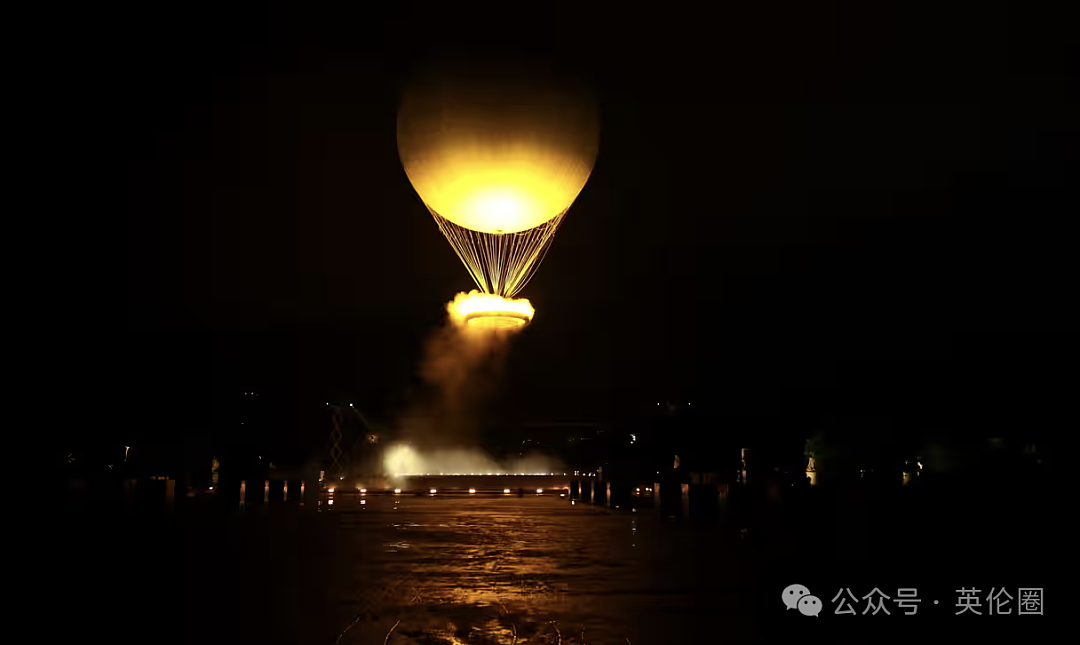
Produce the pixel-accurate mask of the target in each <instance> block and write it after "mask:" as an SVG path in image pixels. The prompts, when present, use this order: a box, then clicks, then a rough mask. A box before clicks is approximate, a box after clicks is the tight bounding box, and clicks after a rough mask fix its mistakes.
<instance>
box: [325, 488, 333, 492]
mask: <svg viewBox="0 0 1080 645" xmlns="http://www.w3.org/2000/svg"><path fill="white" fill-rule="evenodd" d="M326 492H328V493H332V492H334V489H333V488H331V489H329V490H328V491H326Z"/></svg>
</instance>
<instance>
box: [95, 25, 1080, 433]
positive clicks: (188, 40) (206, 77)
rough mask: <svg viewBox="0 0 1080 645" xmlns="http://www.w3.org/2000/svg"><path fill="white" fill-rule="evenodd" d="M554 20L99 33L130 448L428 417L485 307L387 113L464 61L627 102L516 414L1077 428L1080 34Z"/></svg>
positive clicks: (530, 294)
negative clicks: (235, 400)
mask: <svg viewBox="0 0 1080 645" xmlns="http://www.w3.org/2000/svg"><path fill="white" fill-rule="evenodd" d="M418 11H419V9H418ZM564 11H565V10H558V11H556V10H555V9H554V8H552V9H551V10H550V12H544V13H542V14H541V15H539V16H533V17H531V18H530V19H529V20H527V21H524V22H523V18H521V17H516V16H509V15H507V16H502V18H501V19H503V20H505V21H507V24H511V23H512V24H513V25H515V26H514V27H513V28H510V27H506V28H499V27H494V28H484V27H483V26H482V25H481V26H478V25H475V24H473V25H472V26H471V27H461V28H460V29H458V28H456V27H453V26H448V25H449V23H448V22H446V21H447V20H448V19H449V18H448V17H446V16H434V15H430V16H426V17H424V18H423V19H421V18H418V17H417V16H411V17H408V16H394V17H391V16H375V15H368V14H364V13H361V12H360V10H359V9H358V10H357V12H356V13H355V14H351V15H346V14H339V15H331V14H329V13H319V12H318V11H315V10H311V12H310V13H308V14H305V15H296V14H291V13H289V12H287V11H285V10H279V9H274V10H272V11H269V12H266V13H261V14H247V15H242V16H241V15H227V14H215V15H212V16H194V15H168V16H166V15H157V16H144V17H141V18H139V19H138V20H143V21H144V22H143V27H133V28H131V29H130V30H128V31H124V30H122V29H121V28H120V27H119V26H115V27H114V29H113V30H104V31H103V32H102V34H103V37H102V39H101V41H100V43H101V47H102V48H103V49H102V51H104V52H105V55H104V58H105V59H106V60H104V61H103V63H102V65H101V67H100V68H99V69H100V75H99V77H98V78H99V80H98V83H97V85H96V92H97V94H96V96H97V97H98V98H97V100H98V102H99V105H100V107H101V109H102V111H103V113H104V119H105V121H103V122H102V123H103V126H105V127H108V128H110V130H111V132H112V133H114V134H115V139H114V140H113V142H112V143H113V145H112V146H111V150H113V151H114V152H115V153H116V155H117V160H116V163H115V164H105V168H109V169H111V171H112V172H111V173H110V174H109V175H108V176H107V177H106V178H105V181H106V182H107V184H106V185H107V186H111V187H113V188H114V189H115V191H116V193H115V198H116V200H117V203H121V204H122V203H126V209H124V214H125V217H126V249H125V250H124V254H126V268H125V273H126V280H127V281H126V308H125V310H123V311H115V312H108V314H107V317H108V315H111V314H113V313H114V314H115V318H116V324H115V325H112V326H110V327H109V328H108V329H109V331H107V332H106V333H108V334H110V338H109V341H110V343H111V345H110V346H111V347H117V348H122V349H121V350H120V351H119V352H117V354H118V355H119V356H115V355H114V362H115V363H116V364H117V365H118V367H119V368H120V369H119V370H117V373H119V374H120V375H121V376H120V380H119V382H118V383H117V384H116V385H117V389H118V390H119V391H122V392H125V393H131V394H132V396H131V399H130V400H129V401H127V402H126V403H125V404H124V407H123V408H122V410H123V413H122V414H121V415H120V417H119V418H122V419H125V421H122V422H118V423H117V425H116V427H114V428H110V429H109V430H108V431H107V434H108V440H121V439H124V438H125V437H131V436H137V437H140V438H150V437H154V436H165V435H168V434H169V433H176V432H178V431H181V430H193V429H197V430H198V431H199V432H206V433H211V434H212V433H213V432H214V430H213V428H214V427H215V424H217V423H221V422H223V421H222V420H221V417H220V413H219V411H220V409H221V407H220V406H221V401H223V400H226V399H228V398H229V397H232V396H235V395H237V394H239V393H241V392H243V391H249V390H255V391H258V392H260V393H262V394H263V395H264V396H266V397H268V400H270V401H272V402H273V404H274V409H275V410H280V415H278V416H276V419H275V422H276V423H277V425H276V426H274V429H273V430H271V431H272V432H277V433H282V434H288V433H311V434H312V436H314V434H318V433H321V432H323V430H322V429H319V430H318V431H314V430H311V429H310V425H306V424H310V423H311V419H313V418H315V417H317V415H318V414H321V413H322V406H323V405H324V403H325V401H327V400H330V401H335V402H338V401H342V402H355V403H356V404H357V405H358V406H360V407H362V408H363V409H365V410H367V411H369V412H370V413H371V414H372V415H376V416H381V417H383V418H392V416H393V414H394V413H395V411H397V410H400V409H401V408H402V406H404V405H405V404H406V403H407V400H408V397H407V395H408V392H409V391H410V388H411V387H413V386H414V385H415V383H414V380H415V377H414V376H413V375H414V373H415V367H416V363H417V361H418V360H419V358H420V352H421V349H422V347H423V341H424V338H425V337H426V336H427V335H428V334H429V333H430V332H431V331H432V330H433V329H434V328H435V327H437V326H438V325H439V324H440V323H441V318H442V316H443V310H442V307H443V305H444V304H445V303H446V302H447V301H448V300H449V299H451V298H452V297H453V296H454V294H456V293H457V292H459V291H463V290H468V289H469V288H471V286H472V285H471V281H470V279H469V277H468V274H467V272H466V271H465V268H464V267H463V266H462V265H461V263H460V261H459V260H458V259H457V257H456V256H455V255H454V253H453V251H452V249H451V247H450V245H449V243H448V242H447V241H446V240H445V239H444V238H443V237H442V235H441V233H440V232H439V230H438V228H437V227H436V225H435V223H434V221H433V220H432V218H431V216H430V215H429V214H428V213H427V211H426V209H425V208H424V206H423V205H422V204H421V202H420V201H419V199H418V197H417V196H416V194H415V193H414V192H413V190H412V188H411V186H410V185H409V183H408V179H407V178H406V176H405V173H404V171H403V170H402V168H401V165H400V163H399V161H398V157H397V150H396V141H395V122H394V119H395V110H396V92H397V87H398V84H399V83H400V82H401V80H402V79H403V78H405V75H406V74H407V73H408V70H409V69H410V67H411V65H413V64H414V63H415V62H416V61H418V60H421V59H423V58H424V57H425V56H431V55H438V54H440V53H455V54H460V53H462V52H463V51H467V52H469V53H471V54H473V55H483V56H492V55H498V56H508V55H511V54H512V55H517V56H528V57H542V58H547V59H549V60H552V61H554V62H555V64H557V65H558V66H560V67H561V68H563V69H565V70H567V71H568V72H571V73H575V74H579V75H581V76H584V77H586V78H588V79H590V80H591V82H592V83H593V84H594V86H595V87H596V88H597V89H598V91H599V93H600V95H601V97H602V99H603V104H602V117H603V128H604V130H603V135H602V140H601V146H600V155H599V158H598V161H597V165H596V168H595V171H594V173H593V175H592V178H591V179H590V181H589V183H588V184H587V185H586V187H585V189H584V191H583V192H582V194H581V195H580V197H579V198H578V200H577V202H576V203H575V204H574V206H573V207H572V209H571V210H570V212H569V214H568V216H567V218H566V221H565V223H564V225H563V228H562V229H561V230H560V231H559V232H558V234H557V235H556V237H555V243H554V246H553V247H552V249H551V252H550V253H549V254H548V256H547V259H546V260H545V262H544V264H543V266H542V267H541V269H540V271H539V272H538V273H537V275H536V277H535V278H534V279H533V281H532V282H531V283H530V284H529V285H528V286H527V287H526V289H525V290H524V291H523V292H522V296H524V297H527V298H529V299H530V300H531V301H532V302H533V304H534V305H535V306H536V308H537V316H536V319H535V322H534V323H533V325H532V326H531V327H530V328H528V329H527V330H526V331H525V332H524V333H523V334H522V335H521V336H520V337H519V338H517V339H516V340H515V343H514V347H513V350H512V352H511V358H510V364H509V366H508V371H507V376H506V380H505V383H504V386H503V391H502V392H501V394H500V396H499V398H498V399H497V402H496V404H495V405H496V410H497V413H498V414H499V415H501V418H503V419H504V420H505V423H507V424H514V423H523V422H530V421H558V420H599V421H608V422H611V423H615V424H617V423H619V421H620V420H622V419H625V418H627V417H629V416H631V415H634V414H637V413H639V412H647V411H650V410H652V409H655V406H656V403H657V402H658V401H666V400H669V399H670V400H674V401H679V402H683V401H685V402H692V403H693V404H694V405H695V406H697V405H700V406H701V409H703V410H708V411H709V414H710V415H712V416H715V417H716V418H717V424H719V427H737V426H739V424H764V425H763V427H770V428H783V429H785V430H786V431H789V432H790V431H792V429H793V428H794V429H795V430H796V431H798V432H803V431H805V432H807V433H809V432H810V430H812V429H813V428H814V427H815V426H816V425H817V424H819V423H821V421H822V419H825V418H828V417H831V416H847V415H866V416H884V417H892V418H897V419H900V420H901V421H902V423H905V424H909V425H912V426H919V427H927V426H933V427H941V428H953V429H957V430H961V429H965V430H971V431H977V432H984V431H985V432H987V433H989V434H1002V433H1006V434H1008V433H1016V432H1020V433H1021V434H1023V433H1026V432H1032V433H1037V432H1042V431H1044V430H1045V429H1047V428H1049V427H1051V426H1053V425H1054V424H1056V421H1054V419H1056V417H1057V411H1058V410H1060V409H1061V406H1062V405H1063V403H1062V401H1063V400H1064V399H1065V387H1064V381H1063V380H1062V379H1061V373H1062V371H1063V370H1070V369H1071V365H1069V364H1068V363H1065V362H1063V361H1064V354H1063V352H1064V348H1065V344H1064V339H1065V333H1064V332H1065V319H1064V317H1065V311H1066V309H1067V306H1068V303H1067V300H1068V298H1067V297H1066V296H1067V294H1068V293H1069V292H1071V291H1074V289H1070V288H1069V287H1070V286H1072V284H1071V283H1070V282H1068V281H1067V278H1066V275H1067V273H1066V259H1067V258H1068V257H1069V256H1070V254H1071V252H1072V250H1073V246H1074V242H1073V240H1074V237H1073V236H1071V235H1067V234H1066V231H1067V230H1068V226H1067V223H1066V220H1071V219H1073V218H1074V217H1075V214H1076V213H1077V212H1080V209H1078V204H1077V199H1076V191H1075V179H1076V177H1077V170H1078V165H1077V154H1076V150H1077V147H1076V144H1077V137H1076V118H1075V116H1076V112H1075V109H1074V104H1070V103H1069V102H1068V101H1069V97H1068V96H1067V95H1066V89H1067V88H1068V86H1069V84H1070V83H1071V82H1075V80H1076V79H1075V78H1071V79H1070V78H1069V77H1067V76H1066V74H1065V64H1064V60H1065V58H1066V57H1065V54H1066V53H1067V52H1066V50H1065V48H1064V46H1063V45H1062V43H1064V33H1065V32H1064V27H1062V30H1061V31H1060V33H1059V34H1058V35H1060V36H1061V38H1060V39H1055V38H1054V37H1053V35H1052V34H1051V35H1046V34H1042V35H1040V36H1039V37H1038V38H1036V37H1035V36H1034V35H1033V33H1031V32H1028V31H1025V29H1026V28H1025V26H1024V24H1025V23H1024V21H1023V19H1022V18H1020V17H1017V16H1015V15H1014V16H1012V17H1011V18H1010V19H1009V20H1008V21H1007V20H1006V15H1005V12H1004V11H1003V10H997V11H995V10H992V9H984V11H985V13H983V14H981V15H967V16H963V17H950V16H944V15H942V16H936V17H935V19H934V20H933V21H928V20H925V19H924V18H922V17H917V16H905V15H900V14H899V13H896V12H893V13H890V12H888V11H887V10H876V9H875V10H869V9H866V8H861V7H860V8H859V9H857V10H855V9H850V8H849V9H846V10H844V11H840V10H836V11H835V12H834V13H830V14H828V15H824V14H821V13H814V14H809V13H807V14H805V15H803V14H786V15H761V16H750V15H735V14H733V13H725V12H727V11H728V10H727V9H725V10H723V11H720V15H718V16H717V17H716V18H710V19H705V18H704V17H701V16H694V15H690V14H684V15H680V16H676V17H670V18H665V17H662V16H658V15H654V14H643V15H639V16H632V15H628V14H629V13H630V9H625V10H621V11H620V12H619V13H614V14H611V15H603V16H601V15H596V16H585V15H579V14H577V13H575V12H569V13H564ZM777 11H778V10H777ZM814 11H815V12H818V11H821V9H819V8H815V9H814ZM868 11H878V12H879V13H868ZM552 15H559V16H563V17H561V18H558V19H556V18H553V17H552ZM488 20H492V18H490V17H489V18H488ZM458 22H460V23H461V24H466V23H467V22H468V21H467V20H466V18H465V17H464V16H456V21H455V23H454V24H455V25H456V24H457V23H458ZM556 22H558V23H563V24H562V26H560V27H557V28H556V27H552V28H551V29H550V30H548V27H549V26H550V25H553V24H555V23H556ZM569 22H573V23H574V25H573V26H572V27H571V28H569V29H568V28H567V27H566V23H569ZM129 24H130V23H129ZM523 24H527V25H528V26H529V33H525V32H524V31H522V25H523ZM478 32H480V33H478ZM491 33H501V34H503V36H502V37H501V38H500V42H488V39H487V38H484V37H483V36H485V35H486V36H487V37H490V35H491ZM461 43H472V45H471V46H470V48H469V49H468V50H466V49H463V46H462V45H461ZM538 43H546V44H545V45H544V46H541V45H539V44H538ZM1055 357H1060V359H1061V364H1059V360H1058V359H1057V358H1055ZM163 400H167V401H169V402H170V403H168V404H167V405H166V404H163ZM313 415H314V416H313ZM724 424H727V426H724ZM103 437H104V436H103Z"/></svg>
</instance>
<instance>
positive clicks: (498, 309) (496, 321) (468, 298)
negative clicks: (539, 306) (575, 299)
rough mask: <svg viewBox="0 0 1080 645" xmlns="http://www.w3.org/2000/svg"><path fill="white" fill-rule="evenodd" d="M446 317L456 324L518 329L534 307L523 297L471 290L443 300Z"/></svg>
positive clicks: (529, 319)
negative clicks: (445, 301) (508, 296)
mask: <svg viewBox="0 0 1080 645" xmlns="http://www.w3.org/2000/svg"><path fill="white" fill-rule="evenodd" d="M446 310H447V312H449V314H450V319H451V320H453V321H454V323H455V324H457V325H458V326H462V327H464V326H467V327H469V328H480V329H490V330H511V329H519V328H521V327H524V326H525V325H527V324H529V323H530V322H531V321H532V319H533V315H534V314H535V312H536V310H534V309H533V306H532V304H531V303H530V302H529V301H528V300H527V299H525V298H520V299H517V300H509V299H507V298H503V297H502V296H497V295H495V294H492V293H481V292H479V291H477V290H475V289H474V290H472V291H470V292H469V293H459V294H458V295H457V296H456V297H455V298H454V299H453V300H452V301H450V302H449V303H447V305H446Z"/></svg>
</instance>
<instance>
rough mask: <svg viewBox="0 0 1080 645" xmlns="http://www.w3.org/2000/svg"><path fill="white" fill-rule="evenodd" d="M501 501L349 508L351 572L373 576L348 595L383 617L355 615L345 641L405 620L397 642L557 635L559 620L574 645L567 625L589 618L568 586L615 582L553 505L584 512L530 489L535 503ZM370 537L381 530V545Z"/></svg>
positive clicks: (572, 627) (494, 643)
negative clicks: (358, 618)
mask: <svg viewBox="0 0 1080 645" xmlns="http://www.w3.org/2000/svg"><path fill="white" fill-rule="evenodd" d="M504 500H505V501H504ZM373 501H374V500H373ZM500 502H504V503H503V504H499V503H495V504H493V503H492V501H491V500H483V499H478V498H475V497H465V498H462V501H457V500H455V501H454V502H453V503H450V502H447V503H442V504H440V502H439V501H438V500H436V499H432V498H429V497H424V498H422V503H421V502H412V503H407V504H404V505H394V507H397V508H399V513H390V512H389V511H390V508H392V507H391V506H390V505H389V504H382V505H380V507H378V508H374V507H372V506H371V505H368V509H367V510H368V512H366V513H362V514H361V513H355V514H353V515H351V516H345V515H343V516H342V517H343V518H345V528H355V529H356V533H355V534H353V535H355V539H356V540H357V541H358V543H359V544H360V545H361V551H362V552H363V554H362V556H361V557H360V558H359V559H358V564H357V566H356V570H355V573H354V575H353V577H352V579H354V580H357V581H371V584H369V585H367V586H365V587H363V588H360V589H356V590H354V595H353V594H350V596H351V600H349V604H352V605H354V606H369V605H370V606H372V607H376V606H377V607H379V611H378V612H377V613H379V614H381V618H380V619H379V620H378V621H369V622H370V624H367V625H364V624H360V623H358V624H357V626H356V627H355V628H353V629H351V630H350V631H349V632H348V633H346V634H343V638H342V640H341V644H342V645H345V644H346V643H362V642H382V639H383V638H384V637H385V636H386V633H387V630H389V629H390V626H391V625H393V624H394V621H395V620H398V619H400V621H401V622H400V624H398V625H397V627H396V628H395V629H394V631H393V637H392V638H391V639H390V641H391V642H394V643H399V644H402V645H403V644H405V643H415V644H416V645H420V644H421V643H423V644H428V645H448V644H456V643H470V645H472V644H487V645H513V644H515V643H528V642H533V643H536V642H548V640H550V641H551V642H555V631H554V630H555V629H558V625H560V624H561V625H562V626H563V630H564V633H563V639H562V642H563V643H564V645H576V643H578V642H579V641H578V640H577V639H576V638H577V637H576V636H571V635H570V632H574V631H576V630H579V628H581V627H583V626H584V623H585V622H588V621H586V620H583V619H578V622H580V623H582V624H580V625H579V624H570V622H567V621H568V620H569V618H568V617H569V615H570V613H571V610H572V607H571V605H572V603H571V602H570V594H571V593H572V592H577V591H581V590H582V589H583V581H585V580H587V579H590V578H591V579H592V580H595V581H600V582H599V583H598V584H608V583H606V582H605V581H604V576H605V573H611V572H610V571H604V570H603V567H597V566H596V563H595V562H593V561H591V560H589V559H586V558H579V557H578V556H577V553H578V551H579V548H580V547H579V543H580V542H581V540H582V536H581V535H580V534H581V531H565V530H561V527H560V524H562V523H561V522H560V521H559V520H560V519H561V517H554V518H553V517H551V516H550V513H555V514H559V513H565V514H568V515H570V516H571V517H572V516H579V517H578V518H576V519H578V520H580V519H585V518H584V515H583V514H584V513H586V512H587V511H584V510H581V509H572V508H571V506H570V505H568V504H566V503H565V500H560V499H558V498H554V497H533V498H531V502H532V503H531V504H522V502H520V501H519V500H517V498H514V499H513V500H507V499H506V498H500ZM500 506H501V508H500ZM370 511H378V513H377V514H371V513H370ZM402 513H404V514H405V516H404V517H403V516H402ZM543 514H549V515H548V516H547V517H544V516H543ZM589 519H592V520H595V519H596V518H589ZM619 524H620V525H622V526H623V527H624V528H623V529H622V530H623V531H626V528H630V529H631V530H630V531H626V532H625V533H623V535H626V538H624V539H625V540H626V545H625V547H631V545H632V542H633V541H634V540H636V537H637V524H636V523H632V522H631V521H629V520H628V518H621V520H620V521H619ZM556 528H560V530H558V534H555V533H554V531H555V529H556ZM373 536H377V537H378V538H380V539H378V540H377V541H375V545H376V546H375V547H374V548H372V544H371V543H372V537H373ZM364 545H368V546H367V548H366V550H365V549H364ZM601 548H603V547H601ZM603 550H604V552H605V553H606V554H609V552H610V549H608V548H603ZM376 580H378V581H380V583H381V585H380V586H378V587H377V586H376V585H375V583H374V582H373V581H376ZM594 593H595V592H594ZM560 620H562V621H564V622H562V623H559V622H557V621H560ZM380 629H382V631H381V634H380V633H379V630H380ZM593 629H595V627H590V630H593ZM567 630H568V631H567ZM594 635H595V636H596V637H597V638H599V637H600V636H599V632H594ZM597 642H600V641H597Z"/></svg>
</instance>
